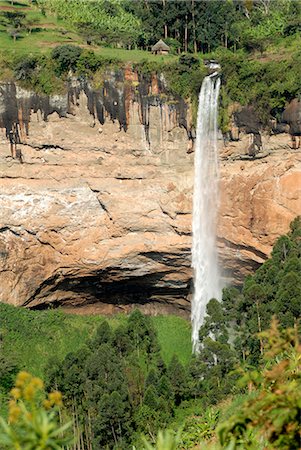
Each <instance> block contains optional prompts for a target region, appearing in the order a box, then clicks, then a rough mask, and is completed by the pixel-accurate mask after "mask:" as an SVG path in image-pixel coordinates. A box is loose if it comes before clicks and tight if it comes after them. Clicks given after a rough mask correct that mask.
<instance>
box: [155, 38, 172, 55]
mask: <svg viewBox="0 0 301 450" xmlns="http://www.w3.org/2000/svg"><path fill="white" fill-rule="evenodd" d="M158 50H165V51H169V47H168V45H166V44H165V42H163V41H162V39H160V40H159V41H158V42H157V43H156V44H155V45H153V47H152V52H157V51H158Z"/></svg>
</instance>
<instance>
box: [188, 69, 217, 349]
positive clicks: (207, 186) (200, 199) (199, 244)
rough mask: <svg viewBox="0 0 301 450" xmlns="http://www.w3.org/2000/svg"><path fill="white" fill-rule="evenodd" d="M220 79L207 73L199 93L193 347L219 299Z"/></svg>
mask: <svg viewBox="0 0 301 450" xmlns="http://www.w3.org/2000/svg"><path fill="white" fill-rule="evenodd" d="M219 87H220V79H219V78H218V77H217V74H216V73H214V74H212V75H210V76H207V77H206V78H205V79H204V81H203V84H202V87H201V91H200V95H199V108H198V119H197V131H196V143H195V157H194V158H195V159H194V194H193V222H192V267H193V269H194V296H193V300H192V306H191V321H192V345H193V351H194V352H198V350H199V330H200V327H201V325H202V323H203V321H204V317H205V315H206V305H207V303H208V302H209V300H210V299H211V298H216V299H218V300H220V298H221V284H220V277H219V269H218V257H217V247H216V218H217V209H218V183H219V172H218V149H217V102H218V94H219Z"/></svg>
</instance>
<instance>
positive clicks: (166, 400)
mask: <svg viewBox="0 0 301 450" xmlns="http://www.w3.org/2000/svg"><path fill="white" fill-rule="evenodd" d="M300 264H301V218H300V217H299V218H296V219H295V220H294V221H293V222H292V224H291V229H290V232H289V233H288V235H286V236H282V237H281V238H279V239H278V241H277V242H276V244H275V246H274V249H273V252H272V256H271V258H270V259H269V260H268V261H267V262H266V263H264V264H263V265H262V266H261V267H260V268H259V269H258V270H257V272H256V273H255V274H254V275H253V276H252V277H249V278H247V279H246V280H245V283H244V286H243V288H242V290H241V291H238V290H237V289H234V288H227V289H225V290H224V293H223V301H222V302H221V303H219V302H217V301H216V300H215V299H212V300H211V301H210V302H209V304H208V306H207V316H206V318H205V322H204V324H203V326H202V327H201V329H200V341H201V343H202V345H201V348H200V352H199V353H198V354H197V355H195V356H193V357H191V355H190V352H191V345H190V327H189V324H188V323H187V322H186V321H185V320H183V319H181V318H179V317H172V316H168V317H155V318H149V317H145V316H143V315H142V314H141V313H140V312H138V311H134V312H133V313H132V314H131V315H130V316H129V317H126V316H116V317H113V318H110V319H109V320H104V319H103V318H102V317H97V316H94V317H93V316H91V317H83V316H72V315H70V316H68V315H66V314H64V313H63V312H60V311H58V310H52V311H40V312H37V311H27V310H24V309H17V308H13V307H10V306H8V305H1V336H2V359H1V361H0V382H1V393H2V398H5V397H6V395H7V393H8V391H9V390H10V389H11V387H12V383H13V379H14V376H15V373H16V371H17V370H18V368H19V369H20V368H23V367H24V368H26V369H27V368H29V369H30V370H32V371H33V373H35V374H42V375H43V377H44V379H45V381H46V383H47V386H49V388H51V387H52V386H55V388H56V389H59V390H60V391H61V392H62V394H63V398H64V403H65V408H66V409H65V411H64V414H65V415H67V416H69V417H72V418H73V421H74V433H75V436H77V437H78V439H80V441H81V442H85V443H86V444H83V445H84V447H83V448H91V446H92V448H112V449H113V448H114V449H123V448H131V446H135V447H136V448H137V449H138V448H152V446H153V445H154V446H155V447H154V448H157V449H161V448H164V449H165V447H166V448H171V449H173V448H185V449H189V448H194V447H195V446H196V445H200V448H202V446H203V447H204V448H208V449H212V450H213V449H215V450H219V449H224V450H226V449H227V450H229V449H233V450H234V449H239V448H241V449H244V450H259V449H262V450H263V448H271V449H272V448H275V449H280V448H281V449H282V448H283V449H297V448H298V445H299V437H300V436H299V434H298V433H299V429H300V426H299V424H298V420H299V418H300V411H301V410H300V408H301V406H300V382H301V379H300V345H299V343H298V322H297V321H298V319H299V318H300V303H301V302H300V300H301V288H300V286H301V279H300V274H301V270H300V268H301V267H300ZM273 316H274V317H277V321H278V322H276V321H275V320H273V321H272V317H273ZM270 327H271V328H270ZM12 353H14V360H12V358H11V354H12ZM2 409H3V405H2ZM160 429H170V430H171V431H170V432H166V433H161V434H158V437H156V436H157V433H159V431H160ZM143 435H144V436H146V440H147V442H146V441H145V438H143ZM217 435H218V436H219V440H220V443H217V441H216V439H217ZM179 440H180V443H177V442H179ZM85 445H86V447H85ZM89 446H90V447H89Z"/></svg>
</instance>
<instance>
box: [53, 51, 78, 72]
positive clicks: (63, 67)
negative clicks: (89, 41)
mask: <svg viewBox="0 0 301 450" xmlns="http://www.w3.org/2000/svg"><path fill="white" fill-rule="evenodd" d="M81 53H82V49H81V48H80V47H77V46H75V45H60V46H58V47H55V48H54V49H53V51H52V54H51V56H52V59H53V60H54V61H56V63H57V72H58V74H59V75H61V74H63V73H65V72H68V71H69V70H73V71H75V70H76V65H77V61H78V59H79V57H80V55H81Z"/></svg>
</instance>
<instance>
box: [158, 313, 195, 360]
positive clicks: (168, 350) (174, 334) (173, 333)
mask: <svg viewBox="0 0 301 450" xmlns="http://www.w3.org/2000/svg"><path fill="white" fill-rule="evenodd" d="M152 320H153V323H154V326H155V328H156V331H157V335H158V340H159V344H160V346H161V349H162V357H163V359H164V361H165V362H167V363H168V362H169V361H170V360H171V358H172V356H173V355H174V354H176V355H177V356H178V358H179V360H180V361H181V363H182V364H185V365H186V364H188V363H189V361H190V358H191V352H192V347H191V328H190V323H189V322H188V321H187V320H184V319H182V318H181V317H177V316H157V317H153V318H152Z"/></svg>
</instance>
